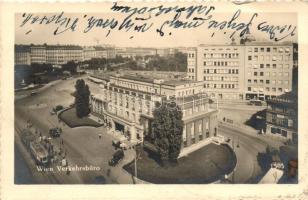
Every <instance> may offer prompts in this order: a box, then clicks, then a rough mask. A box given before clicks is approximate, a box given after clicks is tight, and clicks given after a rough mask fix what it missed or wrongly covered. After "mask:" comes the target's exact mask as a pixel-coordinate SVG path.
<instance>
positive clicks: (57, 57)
mask: <svg viewBox="0 0 308 200" xmlns="http://www.w3.org/2000/svg"><path fill="white" fill-rule="evenodd" d="M82 60H83V49H82V48H81V47H80V46H75V45H48V46H46V63H47V64H53V65H63V64H66V63H68V62H69V61H74V62H81V61H82Z"/></svg>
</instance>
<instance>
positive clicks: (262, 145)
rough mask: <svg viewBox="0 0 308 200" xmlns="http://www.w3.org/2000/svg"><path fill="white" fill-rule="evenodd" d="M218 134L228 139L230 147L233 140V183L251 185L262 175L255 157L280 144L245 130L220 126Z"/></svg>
mask: <svg viewBox="0 0 308 200" xmlns="http://www.w3.org/2000/svg"><path fill="white" fill-rule="evenodd" d="M218 133H219V134H220V135H222V136H225V137H226V138H230V139H231V141H230V142H229V144H230V146H231V147H232V146H233V145H232V144H233V141H232V140H234V146H233V147H234V152H235V154H236V157H237V165H236V167H235V173H234V177H232V179H234V182H235V183H251V181H254V179H255V178H256V177H257V176H259V175H261V174H262V171H261V168H260V166H259V164H258V161H257V155H258V153H260V152H265V149H266V147H267V146H268V145H270V146H274V147H278V146H280V145H282V143H280V142H278V141H270V140H269V139H268V138H266V137H264V136H260V135H252V134H249V133H245V130H243V129H239V128H236V127H231V126H228V125H225V124H220V125H219V128H218Z"/></svg>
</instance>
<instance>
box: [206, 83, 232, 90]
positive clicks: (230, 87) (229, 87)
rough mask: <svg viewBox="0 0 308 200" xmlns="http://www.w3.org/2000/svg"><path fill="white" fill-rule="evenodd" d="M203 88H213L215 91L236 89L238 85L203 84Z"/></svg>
mask: <svg viewBox="0 0 308 200" xmlns="http://www.w3.org/2000/svg"><path fill="white" fill-rule="evenodd" d="M204 87H205V88H212V89H213V88H215V89H237V88H238V84H210V83H207V84H204Z"/></svg>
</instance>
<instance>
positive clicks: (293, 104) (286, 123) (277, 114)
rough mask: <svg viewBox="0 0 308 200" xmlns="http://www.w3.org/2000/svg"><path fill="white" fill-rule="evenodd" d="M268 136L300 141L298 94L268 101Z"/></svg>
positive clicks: (290, 93) (289, 94)
mask: <svg viewBox="0 0 308 200" xmlns="http://www.w3.org/2000/svg"><path fill="white" fill-rule="evenodd" d="M267 104H268V107H267V110H266V134H269V135H272V136H275V137H280V138H284V139H287V140H291V141H293V142H297V141H298V132H297V129H298V127H297V126H298V115H297V114H298V107H297V94H296V93H293V92H289V93H285V94H283V95H280V96H278V97H275V98H272V99H270V100H268V101H267Z"/></svg>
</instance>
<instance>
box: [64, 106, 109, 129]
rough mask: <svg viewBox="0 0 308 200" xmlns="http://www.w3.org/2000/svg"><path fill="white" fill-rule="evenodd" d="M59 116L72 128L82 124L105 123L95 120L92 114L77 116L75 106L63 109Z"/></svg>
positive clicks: (93, 125) (96, 125)
mask: <svg viewBox="0 0 308 200" xmlns="http://www.w3.org/2000/svg"><path fill="white" fill-rule="evenodd" d="M58 117H59V119H60V120H62V121H63V122H64V123H65V124H67V125H68V126H69V127H70V128H75V127H81V126H92V127H100V126H102V125H103V124H102V123H98V122H97V121H95V120H93V119H92V118H91V116H90V115H89V116H86V117H82V118H79V117H77V115H76V109H75V108H74V107H73V108H69V109H66V110H64V111H62V112H61V113H59V115H58Z"/></svg>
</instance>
